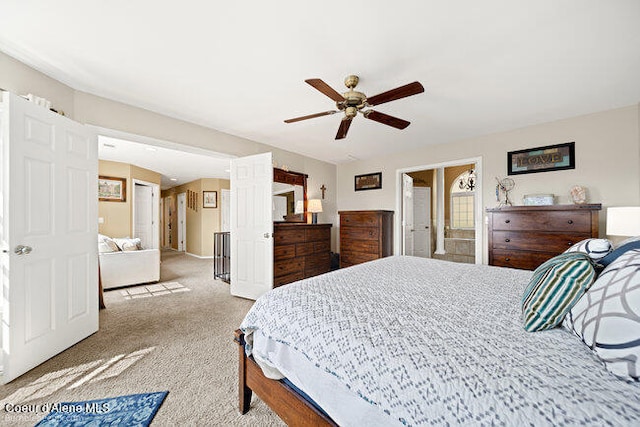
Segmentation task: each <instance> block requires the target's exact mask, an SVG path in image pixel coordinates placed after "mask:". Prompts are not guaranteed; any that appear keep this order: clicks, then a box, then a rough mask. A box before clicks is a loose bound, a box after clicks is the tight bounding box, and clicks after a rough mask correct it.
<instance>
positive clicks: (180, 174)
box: [98, 135, 231, 190]
mask: <svg viewBox="0 0 640 427" xmlns="http://www.w3.org/2000/svg"><path fill="white" fill-rule="evenodd" d="M162 145H174V146H175V145H177V144H169V143H166V142H165V143H164V144H163V143H162V142H157V143H154V144H153V145H151V144H150V143H147V141H145V142H134V141H130V140H125V139H121V138H113V137H109V136H102V135H100V136H99V137H98V157H99V158H100V159H101V160H110V161H114V162H122V163H130V164H133V165H136V166H139V167H141V168H145V169H149V170H152V171H154V172H158V173H160V174H162V179H161V183H160V188H161V189H162V190H166V189H167V188H171V187H175V186H177V185H182V184H186V183H187V182H191V181H195V180H196V179H200V178H224V179H229V168H230V158H231V157H230V156H225V155H221V154H218V153H214V152H211V153H207V152H206V151H205V150H201V149H197V148H195V147H182V148H181V149H175V148H169V147H166V146H162ZM187 150H188V151H187Z"/></svg>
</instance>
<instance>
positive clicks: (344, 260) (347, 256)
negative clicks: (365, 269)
mask: <svg viewBox="0 0 640 427" xmlns="http://www.w3.org/2000/svg"><path fill="white" fill-rule="evenodd" d="M378 258H380V256H379V255H378V254H377V253H375V254H367V253H361V252H351V251H343V252H341V253H340V265H341V266H343V265H345V264H349V265H352V264H360V263H361V262H367V261H373V260H374V259H378Z"/></svg>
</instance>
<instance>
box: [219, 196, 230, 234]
mask: <svg viewBox="0 0 640 427" xmlns="http://www.w3.org/2000/svg"><path fill="white" fill-rule="evenodd" d="M220 209H221V214H222V224H221V229H220V231H231V191H230V190H220Z"/></svg>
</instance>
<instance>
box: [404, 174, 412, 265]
mask: <svg viewBox="0 0 640 427" xmlns="http://www.w3.org/2000/svg"><path fill="white" fill-rule="evenodd" d="M402 235H403V238H404V239H403V252H402V253H403V254H404V255H413V178H411V177H410V176H409V175H407V174H406V173H403V174H402Z"/></svg>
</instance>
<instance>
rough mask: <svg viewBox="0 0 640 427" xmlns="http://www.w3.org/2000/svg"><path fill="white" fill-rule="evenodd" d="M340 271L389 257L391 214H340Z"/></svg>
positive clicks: (351, 212) (359, 212)
mask: <svg viewBox="0 0 640 427" xmlns="http://www.w3.org/2000/svg"><path fill="white" fill-rule="evenodd" d="M338 213H339V214H340V267H341V268H344V267H349V266H351V265H355V264H360V263H363V262H367V261H372V260H374V259H378V258H382V257H386V256H390V255H392V252H393V211H383V210H377V211H340V212H338Z"/></svg>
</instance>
